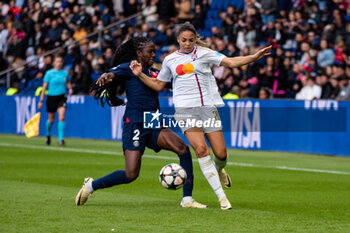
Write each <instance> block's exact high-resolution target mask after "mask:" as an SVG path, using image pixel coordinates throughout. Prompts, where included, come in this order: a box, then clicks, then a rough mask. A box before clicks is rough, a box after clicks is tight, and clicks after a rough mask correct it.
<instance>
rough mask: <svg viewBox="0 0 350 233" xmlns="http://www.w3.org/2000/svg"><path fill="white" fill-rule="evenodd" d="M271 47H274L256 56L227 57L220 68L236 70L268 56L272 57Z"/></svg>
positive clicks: (263, 50) (261, 50) (259, 52)
mask: <svg viewBox="0 0 350 233" xmlns="http://www.w3.org/2000/svg"><path fill="white" fill-rule="evenodd" d="M271 47H272V46H269V47H266V48H263V49H260V50H259V51H258V52H256V53H255V54H252V55H249V56H243V57H225V58H224V59H222V61H221V63H220V66H225V67H228V68H236V67H240V66H244V65H247V64H249V63H251V62H255V61H257V60H259V59H260V58H263V57H264V56H266V55H270V52H271Z"/></svg>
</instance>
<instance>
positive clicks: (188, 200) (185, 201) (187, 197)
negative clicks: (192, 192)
mask: <svg viewBox="0 0 350 233" xmlns="http://www.w3.org/2000/svg"><path fill="white" fill-rule="evenodd" d="M191 200H192V196H186V197H183V198H182V203H183V204H185V205H186V204H187V203H189V202H190V201H191Z"/></svg>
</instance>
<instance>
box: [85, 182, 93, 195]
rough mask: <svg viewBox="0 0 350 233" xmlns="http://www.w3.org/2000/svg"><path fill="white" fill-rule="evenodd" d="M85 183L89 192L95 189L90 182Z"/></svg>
mask: <svg viewBox="0 0 350 233" xmlns="http://www.w3.org/2000/svg"><path fill="white" fill-rule="evenodd" d="M86 185H87V187H88V189H89V191H90V192H91V193H92V192H93V191H95V190H94V188H93V187H92V182H89V183H87V184H86Z"/></svg>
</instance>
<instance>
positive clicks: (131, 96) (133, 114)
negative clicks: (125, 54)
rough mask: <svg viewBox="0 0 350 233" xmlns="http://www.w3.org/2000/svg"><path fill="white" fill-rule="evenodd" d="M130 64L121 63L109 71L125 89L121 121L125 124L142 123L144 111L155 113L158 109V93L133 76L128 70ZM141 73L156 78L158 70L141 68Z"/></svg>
mask: <svg viewBox="0 0 350 233" xmlns="http://www.w3.org/2000/svg"><path fill="white" fill-rule="evenodd" d="M129 66H130V62H128V63H122V64H120V65H118V66H117V67H114V68H112V69H110V70H109V72H112V73H113V74H114V75H115V77H114V78H117V79H122V80H121V81H122V83H123V85H124V87H125V91H126V97H127V103H126V109H125V113H124V117H123V120H124V121H126V122H143V112H144V111H156V110H157V109H159V101H158V92H156V91H154V90H152V89H151V88H149V87H147V86H146V85H145V84H143V82H142V81H141V80H140V79H139V78H138V77H137V76H135V75H134V74H133V73H132V71H131V69H130V67H129ZM142 72H143V73H144V74H145V75H147V76H149V77H153V78H156V77H157V76H158V73H159V70H157V69H154V68H152V67H151V68H148V69H147V68H143V69H142Z"/></svg>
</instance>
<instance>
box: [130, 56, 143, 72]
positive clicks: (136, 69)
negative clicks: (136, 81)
mask: <svg viewBox="0 0 350 233" xmlns="http://www.w3.org/2000/svg"><path fill="white" fill-rule="evenodd" d="M130 69H131V71H132V73H133V74H134V75H135V76H138V75H139V74H141V72H142V65H141V63H139V62H138V61H136V60H134V61H132V62H131V63H130Z"/></svg>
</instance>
